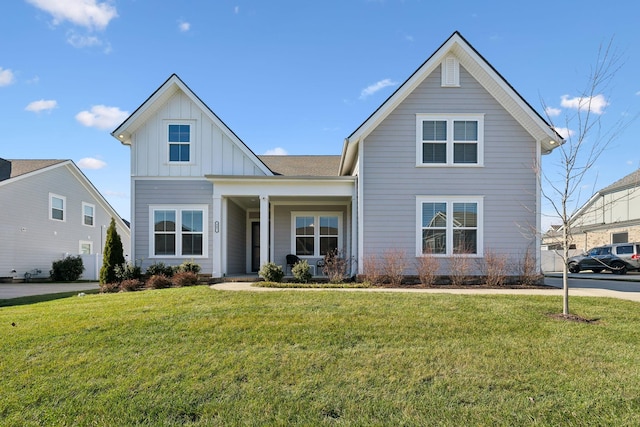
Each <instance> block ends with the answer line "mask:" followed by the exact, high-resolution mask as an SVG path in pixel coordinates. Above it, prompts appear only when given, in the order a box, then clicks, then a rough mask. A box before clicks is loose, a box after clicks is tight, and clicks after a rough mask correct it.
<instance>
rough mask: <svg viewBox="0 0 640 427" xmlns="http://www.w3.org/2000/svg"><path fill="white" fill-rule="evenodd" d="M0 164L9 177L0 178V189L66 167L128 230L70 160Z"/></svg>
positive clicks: (10, 160) (127, 225)
mask: <svg viewBox="0 0 640 427" xmlns="http://www.w3.org/2000/svg"><path fill="white" fill-rule="evenodd" d="M0 163H2V164H3V166H5V165H7V164H8V165H9V166H10V170H11V173H10V176H9V178H6V179H1V178H0V187H2V186H4V185H11V184H13V183H14V182H15V181H19V180H22V179H29V178H30V177H31V176H34V175H37V174H41V173H45V172H47V171H49V170H52V169H55V168H59V167H66V168H67V170H68V171H69V172H70V173H71V174H72V175H73V176H74V177H75V178H76V179H77V180H78V181H79V182H80V183H81V184H82V185H83V186H84V187H85V188H86V189H87V191H88V192H89V193H91V194H92V195H93V197H95V199H96V201H97V202H98V203H99V204H100V205H101V206H102V207H103V208H104V209H105V210H106V211H107V212H109V213H110V214H111V216H112V217H113V218H114V219H115V220H116V221H117V222H119V223H120V225H121V228H122V229H123V230H129V223H128V222H127V221H125V220H124V219H123V218H122V217H121V216H120V215H119V214H118V212H116V210H115V209H114V208H113V206H111V204H109V202H108V201H107V199H105V198H104V196H103V195H102V193H100V191H98V189H97V188H96V187H95V186H94V185H93V183H92V182H91V181H89V178H87V176H86V175H85V174H84V173H83V172H82V171H81V170H80V168H79V167H78V166H77V165H76V164H75V163H74V162H73V161H72V160H61V159H58V160H53V159H51V160H45V159H17V160H13V159H2V158H0Z"/></svg>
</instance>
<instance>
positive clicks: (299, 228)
mask: <svg viewBox="0 0 640 427" xmlns="http://www.w3.org/2000/svg"><path fill="white" fill-rule="evenodd" d="M341 218H342V217H341V214H340V213H335V214H334V213H327V214H325V213H321V214H314V215H309V214H306V213H298V214H296V213H295V212H292V244H291V250H292V253H294V254H296V255H298V256H309V257H321V256H324V255H326V254H328V253H329V252H331V251H334V250H336V249H338V248H339V245H340V240H341V236H340V223H341Z"/></svg>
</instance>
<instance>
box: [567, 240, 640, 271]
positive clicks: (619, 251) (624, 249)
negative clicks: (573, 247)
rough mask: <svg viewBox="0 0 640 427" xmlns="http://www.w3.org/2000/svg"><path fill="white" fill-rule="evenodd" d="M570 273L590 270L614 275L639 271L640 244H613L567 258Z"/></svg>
mask: <svg viewBox="0 0 640 427" xmlns="http://www.w3.org/2000/svg"><path fill="white" fill-rule="evenodd" d="M567 265H568V267H569V271H570V272H571V273H579V272H580V271H583V270H591V271H593V272H594V273H600V272H601V271H604V270H609V271H611V272H612V273H614V274H626V273H627V271H632V270H640V243H614V244H611V245H604V246H599V247H597V248H593V249H590V250H589V251H588V252H587V253H584V254H582V255H577V256H574V257H571V258H569V260H568V261H567Z"/></svg>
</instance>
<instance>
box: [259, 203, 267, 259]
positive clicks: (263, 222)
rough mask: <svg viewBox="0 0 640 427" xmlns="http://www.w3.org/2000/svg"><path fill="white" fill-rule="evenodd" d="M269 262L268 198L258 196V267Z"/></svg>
mask: <svg viewBox="0 0 640 427" xmlns="http://www.w3.org/2000/svg"><path fill="white" fill-rule="evenodd" d="M268 262H269V196H267V195H261V196H260V267H261V268H262V266H263V265H264V264H266V263H268Z"/></svg>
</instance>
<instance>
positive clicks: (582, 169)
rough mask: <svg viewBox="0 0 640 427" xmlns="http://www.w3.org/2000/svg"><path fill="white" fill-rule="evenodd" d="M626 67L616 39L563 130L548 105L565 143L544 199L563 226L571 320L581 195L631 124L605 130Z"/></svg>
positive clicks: (604, 50) (565, 308)
mask: <svg viewBox="0 0 640 427" xmlns="http://www.w3.org/2000/svg"><path fill="white" fill-rule="evenodd" d="M620 67H621V56H620V55H619V54H618V53H617V52H616V51H615V50H614V49H613V39H611V40H610V41H609V43H607V44H606V45H601V46H600V48H599V49H598V55H597V57H596V61H595V64H594V65H593V66H592V67H591V70H590V73H589V75H588V76H587V77H588V78H587V82H586V85H585V87H586V88H585V90H583V91H581V93H580V95H579V96H577V97H576V98H573V99H565V101H567V103H568V104H573V105H572V106H573V107H574V108H573V109H572V110H570V111H571V112H570V113H567V114H565V116H564V123H563V124H564V126H560V127H559V126H556V125H555V124H554V123H553V120H552V118H551V115H550V114H549V111H550V110H549V109H548V108H547V105H546V104H545V103H544V102H543V106H544V107H545V112H547V120H548V121H549V123H551V124H552V126H553V127H554V128H555V129H556V131H557V132H559V133H561V134H562V136H563V137H564V139H565V141H564V143H563V144H561V145H560V147H558V148H556V150H555V151H556V153H557V154H555V155H556V156H557V160H556V163H557V166H558V167H557V168H556V171H557V172H556V173H555V174H554V175H553V176H551V175H550V174H549V172H546V171H544V172H543V173H542V174H541V179H542V180H543V183H544V184H545V185H542V196H543V197H544V198H545V199H546V200H547V201H548V202H549V203H550V205H551V206H552V208H553V210H554V211H555V214H556V215H557V217H558V219H559V222H560V226H561V227H560V229H559V231H560V232H561V240H560V247H561V257H562V261H563V264H564V268H563V273H562V287H563V304H562V313H563V315H565V316H568V315H569V286H568V266H567V260H568V258H569V244H570V242H571V224H570V221H571V218H572V217H573V216H574V214H575V213H576V211H577V210H578V209H579V207H580V205H579V203H580V189H581V186H582V182H583V180H584V178H585V175H586V174H587V172H588V171H589V168H591V167H592V166H593V165H594V164H595V163H596V162H597V161H598V158H599V157H600V156H601V155H602V153H603V152H604V151H605V150H606V148H607V147H608V146H609V144H610V143H611V142H612V141H613V140H614V139H616V138H617V137H618V136H619V135H620V133H621V132H622V130H623V129H624V127H625V126H626V125H628V122H627V121H623V120H618V121H616V122H615V124H614V125H613V126H611V127H606V128H605V127H604V126H603V125H602V122H601V120H602V112H603V109H604V108H605V107H606V106H607V105H608V101H607V96H606V95H607V94H608V93H609V91H610V85H611V82H612V81H613V79H614V77H615V75H616V73H617V72H618V70H619V69H620Z"/></svg>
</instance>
